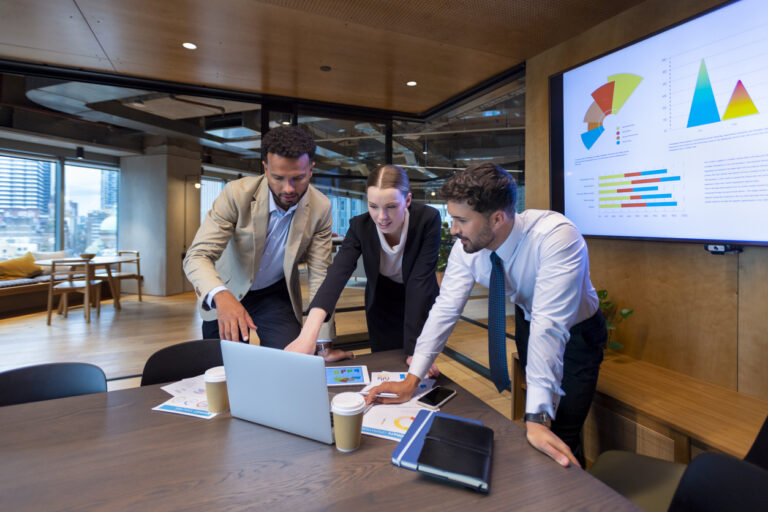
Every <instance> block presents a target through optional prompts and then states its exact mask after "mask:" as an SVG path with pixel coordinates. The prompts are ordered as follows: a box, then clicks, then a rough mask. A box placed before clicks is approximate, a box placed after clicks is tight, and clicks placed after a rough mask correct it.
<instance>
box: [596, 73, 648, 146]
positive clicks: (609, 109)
mask: <svg viewBox="0 0 768 512" xmlns="http://www.w3.org/2000/svg"><path fill="white" fill-rule="evenodd" d="M642 81H643V79H642V77H639V76H637V75H633V74H631V73H618V74H615V75H611V76H609V77H608V81H607V82H606V83H605V84H603V85H601V86H600V87H598V88H597V89H595V90H594V91H593V92H592V99H594V101H593V102H592V103H591V104H590V106H589V108H588V109H587V113H586V114H584V122H585V123H587V131H586V132H584V133H582V134H581V141H582V142H583V143H584V146H585V147H586V148H587V149H591V148H592V146H594V144H595V142H597V140H598V139H599V138H600V136H601V135H602V134H603V132H605V128H603V119H605V116H607V115H609V114H618V112H619V110H621V107H623V106H624V104H625V103H626V102H627V100H628V99H629V97H630V96H632V93H633V92H635V89H637V86H638V85H640V82H642Z"/></svg>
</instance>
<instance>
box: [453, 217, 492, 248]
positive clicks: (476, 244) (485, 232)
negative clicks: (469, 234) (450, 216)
mask: <svg viewBox="0 0 768 512" xmlns="http://www.w3.org/2000/svg"><path fill="white" fill-rule="evenodd" d="M458 238H459V239H460V240H466V241H467V242H468V243H467V244H462V245H463V246H464V252H466V253H467V254H473V253H476V252H478V251H481V250H483V249H485V248H486V247H488V245H489V244H490V243H491V241H493V233H492V232H491V226H490V223H488V222H486V223H485V225H484V226H483V229H482V231H480V233H478V234H477V237H476V238H475V239H474V240H470V239H469V238H464V237H461V236H460V237H458Z"/></svg>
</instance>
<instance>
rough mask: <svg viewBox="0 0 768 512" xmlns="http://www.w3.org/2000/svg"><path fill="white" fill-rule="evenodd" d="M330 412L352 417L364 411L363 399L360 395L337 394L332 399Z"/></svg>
mask: <svg viewBox="0 0 768 512" xmlns="http://www.w3.org/2000/svg"><path fill="white" fill-rule="evenodd" d="M331 410H332V411H333V412H334V413H335V414H340V415H342V416H352V415H353V414H358V413H360V412H363V411H364V410H365V398H363V395H361V394H360V393H352V392H346V393H339V394H338V395H336V396H334V397H333V401H332V402H331Z"/></svg>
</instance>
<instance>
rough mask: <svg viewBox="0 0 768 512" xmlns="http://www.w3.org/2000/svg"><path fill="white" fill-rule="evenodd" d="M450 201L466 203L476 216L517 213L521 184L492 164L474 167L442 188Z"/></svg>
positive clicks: (442, 192) (444, 197)
mask: <svg viewBox="0 0 768 512" xmlns="http://www.w3.org/2000/svg"><path fill="white" fill-rule="evenodd" d="M440 196H441V197H442V198H443V199H445V200H446V201H457V202H461V201H466V202H467V204H468V205H469V206H471V207H472V209H473V210H475V211H476V212H480V213H482V214H483V215H489V214H490V213H492V212H495V211H497V210H503V211H505V212H506V213H507V214H509V215H513V214H514V212H515V202H516V201H517V184H516V183H515V178H513V177H512V175H510V174H509V173H508V172H507V171H505V170H504V169H502V168H501V167H499V166H498V165H496V164H494V163H490V162H485V163H482V164H473V165H470V166H469V167H467V168H466V169H465V170H463V171H460V172H457V173H456V174H454V175H453V176H451V177H450V178H449V179H448V181H446V182H445V183H444V184H443V186H442V187H441V188H440Z"/></svg>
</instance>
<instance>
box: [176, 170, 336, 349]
mask: <svg viewBox="0 0 768 512" xmlns="http://www.w3.org/2000/svg"><path fill="white" fill-rule="evenodd" d="M270 193H271V191H270V190H269V186H268V185H267V179H266V178H265V177H264V176H258V177H254V178H241V179H239V180H236V181H231V182H229V183H228V184H227V185H226V186H225V187H224V190H223V191H222V192H221V194H219V196H218V197H217V198H216V200H215V201H214V202H213V206H212V207H211V210H210V211H209V212H208V213H207V214H206V216H205V219H204V220H203V223H202V224H201V225H200V229H198V230H197V234H196V235H195V239H194V240H193V241H192V245H191V246H190V247H189V249H188V250H187V255H186V257H185V258H184V272H185V273H186V274H187V278H188V279H189V280H190V281H191V282H192V285H193V286H194V287H195V293H196V294H197V299H198V307H199V310H200V316H202V317H203V320H216V310H211V309H210V308H209V307H208V305H207V304H205V302H204V301H203V299H204V298H205V297H206V295H208V293H209V292H210V291H211V290H213V289H214V288H216V287H217V286H226V287H227V289H228V290H229V291H231V292H232V294H234V296H235V297H237V298H238V299H242V298H243V297H245V294H246V293H248V290H250V288H251V284H253V280H254V279H255V278H256V271H257V269H258V268H259V264H260V262H261V256H262V254H263V253H264V241H265V239H266V236H267V226H268V224H269V194H270ZM331 227H332V219H331V202H330V200H329V199H328V198H327V197H325V196H324V195H323V194H322V193H320V192H319V191H318V190H317V189H315V188H314V187H313V186H312V185H310V186H309V188H308V189H307V192H306V193H305V194H304V196H303V197H302V198H301V199H300V200H299V203H298V205H297V207H296V210H295V211H294V212H293V219H292V220H291V227H290V229H289V231H288V240H287V244H286V247H285V258H284V259H283V272H284V273H285V281H286V284H287V285H288V293H289V294H290V297H291V303H292V304H293V312H294V314H295V315H296V319H297V320H298V321H299V324H303V318H302V304H301V286H300V285H299V270H298V263H299V262H300V261H306V262H307V269H308V273H309V300H310V301H311V300H312V299H313V298H314V296H315V293H316V292H317V290H318V288H320V285H321V284H322V283H323V280H324V279H325V272H326V268H327V267H328V265H330V263H331ZM320 337H321V338H333V337H335V327H334V323H333V319H331V320H330V321H329V322H327V323H325V324H323V328H322V330H321V331H320Z"/></svg>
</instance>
